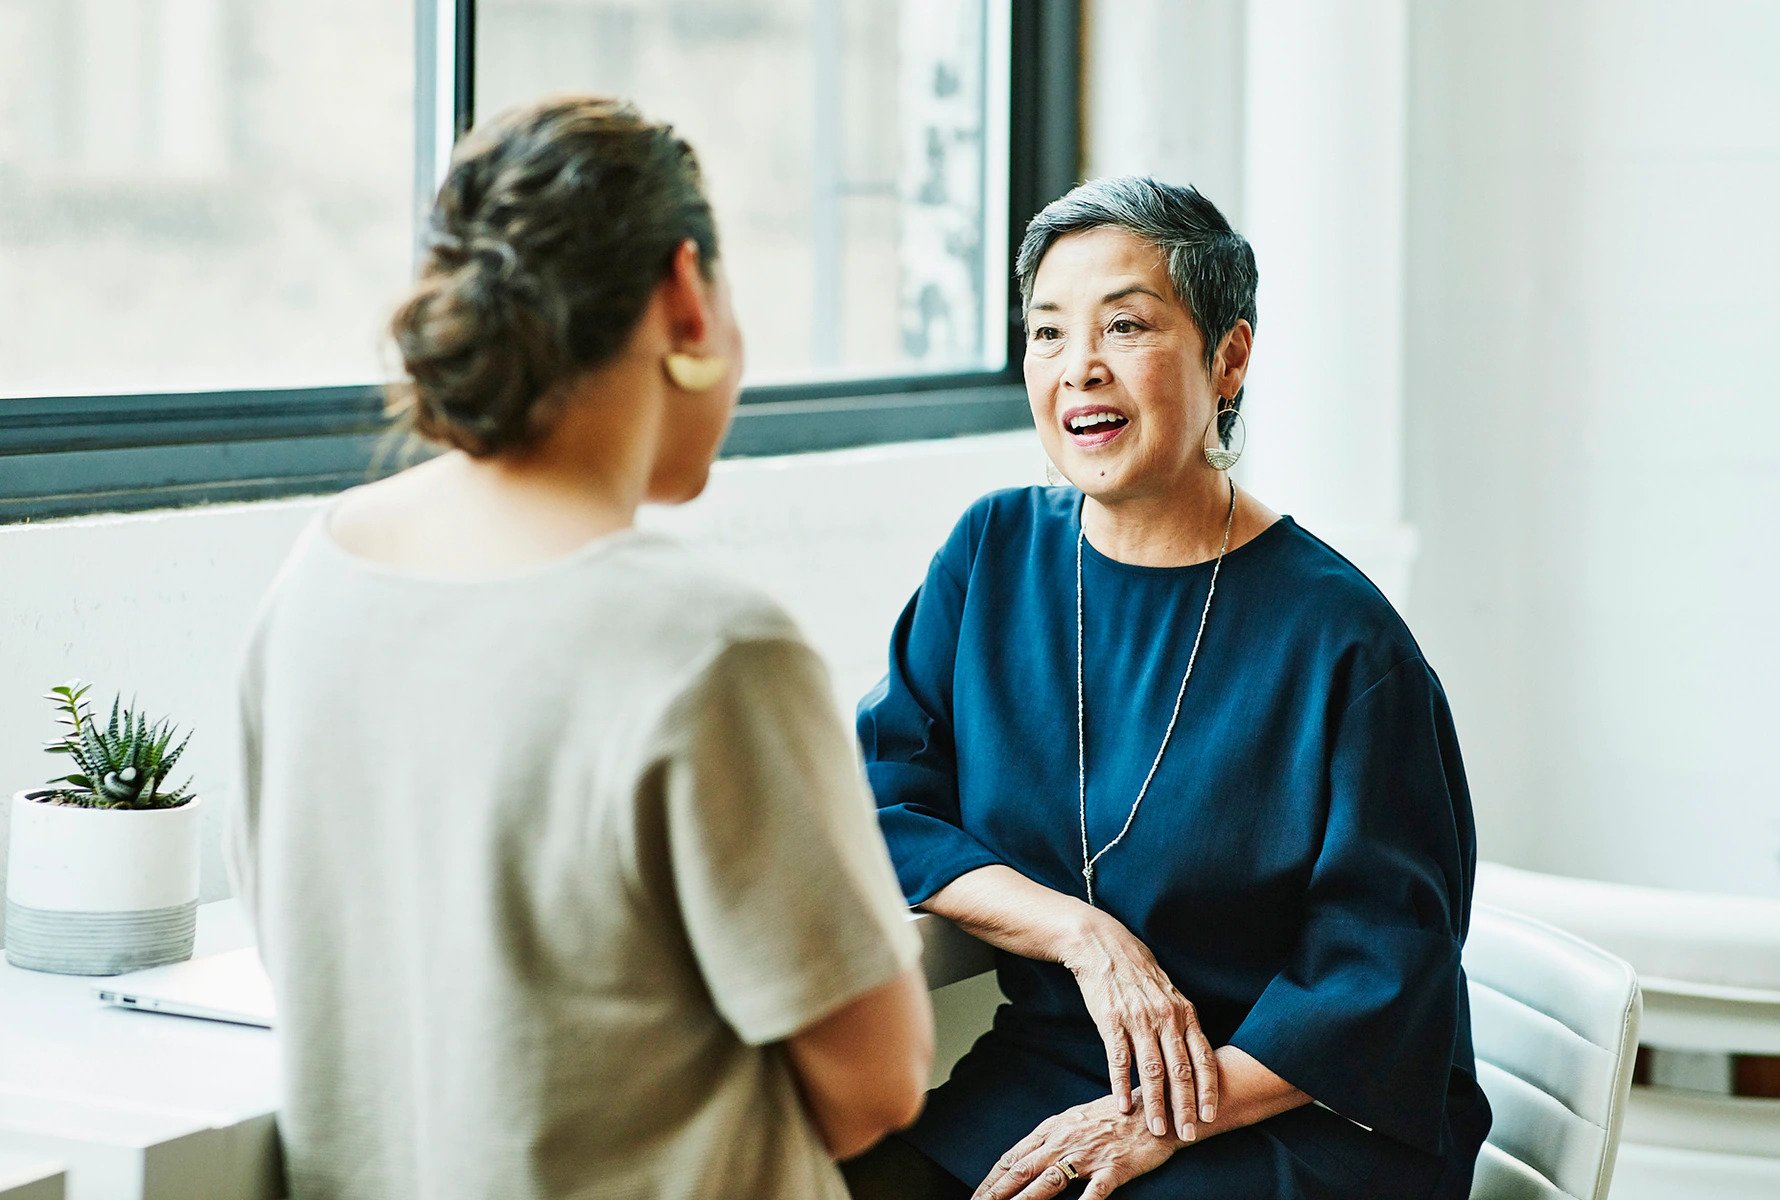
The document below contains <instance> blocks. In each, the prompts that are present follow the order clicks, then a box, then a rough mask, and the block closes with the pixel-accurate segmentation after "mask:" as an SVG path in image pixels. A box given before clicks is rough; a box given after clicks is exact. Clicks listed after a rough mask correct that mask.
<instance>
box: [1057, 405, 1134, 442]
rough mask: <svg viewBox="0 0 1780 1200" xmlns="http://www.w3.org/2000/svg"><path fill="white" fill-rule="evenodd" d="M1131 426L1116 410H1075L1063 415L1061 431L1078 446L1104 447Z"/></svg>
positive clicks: (1129, 420) (1129, 419)
mask: <svg viewBox="0 0 1780 1200" xmlns="http://www.w3.org/2000/svg"><path fill="white" fill-rule="evenodd" d="M1129 424H1131V418H1129V417H1127V416H1126V415H1125V414H1124V413H1122V412H1119V411H1118V410H1117V409H1111V408H1077V409H1071V410H1070V411H1068V412H1066V413H1064V414H1063V430H1064V432H1065V433H1067V434H1069V440H1070V441H1072V442H1074V443H1075V444H1076V445H1078V446H1104V445H1106V444H1107V443H1108V442H1110V441H1112V440H1113V439H1114V438H1116V437H1118V436H1119V434H1121V433H1123V432H1124V431H1125V427H1126V426H1127V425H1129Z"/></svg>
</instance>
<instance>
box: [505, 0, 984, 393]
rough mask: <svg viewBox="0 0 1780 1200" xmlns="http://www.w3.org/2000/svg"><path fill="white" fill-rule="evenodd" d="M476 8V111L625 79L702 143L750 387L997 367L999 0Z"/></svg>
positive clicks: (518, 0)
mask: <svg viewBox="0 0 1780 1200" xmlns="http://www.w3.org/2000/svg"><path fill="white" fill-rule="evenodd" d="M476 11H477V43H476V71H477V76H476V108H477V111H478V113H479V114H493V113H495V112H498V111H499V110H500V109H502V108H506V107H508V106H510V105H512V104H515V103H519V102H523V101H527V100H531V99H533V98H535V97H538V96H541V95H543V94H546V93H548V92H552V91H562V90H570V89H574V90H583V91H598V92H608V93H616V94H618V95H622V96H626V97H629V98H630V99H633V100H635V101H636V102H637V103H638V104H639V105H640V106H641V107H642V108H643V110H644V111H645V112H646V113H648V114H649V115H651V116H654V117H658V118H661V119H663V120H668V121H672V122H673V123H674V124H675V125H676V126H678V127H679V128H680V130H681V131H682V132H683V133H684V134H685V135H686V137H687V138H688V140H690V141H691V142H692V144H693V145H694V146H695V147H696V148H697V150H698V153H699V158H700V160H701V162H702V163H703V165H704V169H705V174H706V178H707V180H708V182H709V185H710V190H711V197H712V201H713V203H714V205H715V206H716V209H717V219H718V228H719V233H720V235H721V237H722V239H723V251H724V256H725V258H726V259H727V261H728V267H729V273H730V279H731V282H732V284H733V285H734V288H735V295H736V304H737V308H738V310H739V312H740V316H741V321H742V326H743V331H744V333H745V334H746V336H747V339H748V368H749V370H748V381H749V382H750V383H755V384H759V383H786V382H795V381H800V380H808V379H834V378H837V377H847V376H866V375H879V376H881V375H907V374H920V373H929V372H940V371H956V370H977V369H985V368H987V369H998V368H1000V367H1001V365H1002V364H1003V361H1004V359H1005V354H1006V332H1005V321H1006V312H1005V296H1006V284H1005V279H1006V275H1007V269H1006V259H1007V252H1006V240H1007V237H1006V229H1005V226H1006V210H1007V205H1006V202H1005V200H1003V199H1000V198H999V196H998V194H997V193H996V192H995V191H994V190H993V189H994V188H997V187H999V188H1002V189H1004V188H1005V182H1004V181H1005V177H1006V169H1007V164H1006V149H1005V146H1006V125H1007V117H1006V112H1007V88H1006V82H1005V79H1006V77H1005V71H1004V70H1002V69H996V68H997V67H998V66H999V65H1000V64H1004V63H1005V60H1006V55H1007V49H1006V45H1007V43H1006V33H1005V27H1006V15H1007V14H1006V5H1005V3H1004V2H1003V3H997V2H994V0H990V2H987V3H985V0H481V3H479V4H478V5H477V9H476ZM991 181H994V182H991ZM986 192H987V193H988V194H987V195H986ZM1000 195H1005V191H1004V190H1003V191H1002V192H1001V193H1000ZM985 298H988V299H987V300H986V299H985Z"/></svg>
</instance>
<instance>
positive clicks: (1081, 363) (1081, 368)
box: [1062, 340, 1112, 392]
mask: <svg viewBox="0 0 1780 1200" xmlns="http://www.w3.org/2000/svg"><path fill="white" fill-rule="evenodd" d="M1064 353H1065V354H1066V355H1067V356H1068V357H1067V358H1065V360H1064V362H1063V375H1062V384H1063V386H1064V387H1066V388H1068V389H1070V390H1071V391H1077V392H1086V391H1091V390H1093V389H1094V388H1097V387H1100V386H1102V385H1104V384H1105V383H1107V382H1108V381H1110V380H1111V379H1112V372H1111V371H1110V370H1109V369H1107V365H1106V360H1105V359H1104V358H1102V357H1101V355H1100V344H1099V342H1098V340H1095V341H1087V340H1083V341H1080V342H1078V343H1076V346H1075V347H1072V348H1071V349H1069V350H1066V351H1065V352H1064Z"/></svg>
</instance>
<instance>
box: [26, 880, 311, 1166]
mask: <svg viewBox="0 0 1780 1200" xmlns="http://www.w3.org/2000/svg"><path fill="white" fill-rule="evenodd" d="M251 941H252V938H251V935H250V934H249V932H248V929H247V926H246V922H245V921H244V920H243V918H242V914H241V911H240V908H239V906H238V905H237V904H236V903H235V902H234V901H222V902H219V903H216V904H206V905H203V906H202V907H201V908H200V909H199V911H198V941H197V948H196V951H195V953H197V954H213V953H217V952H219V951H223V950H233V949H236V948H238V947H241V946H245V945H249V944H251ZM97 982H99V981H98V980H95V979H91V978H86V977H81V976H72V975H47V974H42V973H39V972H36V971H21V970H18V969H17V968H15V967H12V966H9V965H5V964H0V1156H5V1157H9V1158H12V1159H15V1160H29V1159H35V1160H47V1161H50V1162H59V1163H61V1164H63V1166H64V1167H65V1168H66V1171H67V1182H66V1189H67V1190H66V1194H67V1200H211V1198H213V1197H214V1198H215V1200H275V1198H276V1197H277V1196H278V1195H279V1194H280V1193H279V1183H278V1181H279V1177H280V1171H279V1168H278V1150H277V1136H276V1133H275V1130H274V1128H273V1117H274V1114H275V1113H276V1110H277V1096H278V1061H277V1053H276V1050H277V1047H276V1043H275V1042H274V1041H273V1035H272V1033H271V1032H270V1031H269V1030H265V1029H254V1028H250V1027H248V1026H245V1025H229V1024H224V1023H222V1022H218V1021H198V1020H192V1019H190V1018H186V1017H170V1016H164V1015H161V1014H158V1013H146V1012H131V1011H128V1010H125V1009H121V1008H114V1007H111V1006H109V1005H105V1004H101V1003H100V1002H99V1001H98V1000H96V999H94V998H93V995H92V988H93V985H94V984H95V983H97ZM52 1194H53V1193H52Z"/></svg>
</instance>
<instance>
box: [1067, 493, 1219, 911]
mask: <svg viewBox="0 0 1780 1200" xmlns="http://www.w3.org/2000/svg"><path fill="white" fill-rule="evenodd" d="M1235 521H1236V484H1235V483H1234V482H1231V484H1230V511H1229V512H1228V513H1226V514H1225V515H1224V544H1223V545H1222V546H1219V547H1218V560H1217V562H1216V563H1215V564H1213V566H1212V568H1211V587H1209V588H1208V589H1206V592H1205V609H1204V611H1202V612H1201V613H1200V614H1199V631H1198V632H1197V633H1195V634H1194V635H1193V651H1192V653H1191V654H1189V655H1187V673H1186V674H1185V675H1182V676H1181V677H1180V691H1179V692H1177V693H1175V697H1174V712H1173V713H1172V714H1171V715H1170V716H1169V718H1168V730H1167V732H1165V733H1163V735H1162V745H1161V746H1160V747H1159V748H1158V749H1157V750H1156V760H1155V761H1154V762H1152V763H1151V764H1150V773H1149V774H1148V775H1145V776H1144V777H1143V786H1142V787H1140V788H1138V789H1137V799H1135V800H1133V801H1132V802H1131V811H1130V812H1129V813H1127V814H1126V816H1125V825H1124V828H1122V829H1120V830H1119V835H1118V836H1117V837H1115V838H1114V839H1113V840H1112V841H1110V842H1108V843H1107V844H1106V845H1104V846H1102V847H1100V850H1099V852H1098V853H1096V854H1094V855H1092V856H1090V855H1089V854H1088V721H1087V712H1088V706H1087V702H1086V700H1085V698H1084V696H1085V693H1086V687H1085V685H1084V682H1083V679H1082V676H1083V669H1082V546H1083V544H1084V543H1085V542H1086V541H1087V540H1088V532H1087V528H1086V522H1083V527H1082V529H1081V530H1080V531H1079V532H1077V534H1076V536H1075V763H1076V779H1077V783H1078V784H1079V797H1080V802H1081V819H1082V882H1083V883H1085V884H1087V887H1088V903H1089V904H1092V903H1094V868H1095V866H1096V865H1097V864H1098V863H1099V862H1100V859H1101V856H1102V855H1104V854H1105V853H1106V852H1107V851H1108V850H1111V849H1112V848H1113V847H1114V846H1116V845H1118V844H1119V843H1120V842H1122V841H1124V840H1125V835H1126V834H1127V833H1129V832H1131V823H1132V822H1133V821H1135V820H1137V807H1138V805H1140V804H1142V803H1143V798H1144V795H1145V794H1146V793H1147V792H1148V791H1149V790H1150V780H1152V779H1154V778H1155V777H1156V768H1157V767H1159V766H1161V765H1162V756H1163V755H1164V754H1166V753H1167V752H1168V741H1169V739H1170V738H1172V737H1173V736H1174V726H1175V723H1176V722H1177V721H1179V720H1180V706H1181V701H1183V700H1185V699H1186V698H1187V680H1189V679H1191V678H1193V664H1194V663H1196V662H1197V661H1199V640H1200V639H1201V638H1203V637H1204V636H1205V621H1206V618H1208V617H1210V616H1211V598H1212V597H1213V596H1215V595H1217V591H1218V572H1219V571H1221V570H1223V568H1224V553H1225V551H1227V550H1229V549H1230V527H1231V526H1232V525H1233V524H1235Z"/></svg>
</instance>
